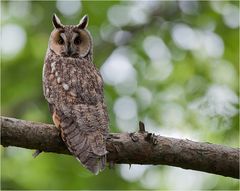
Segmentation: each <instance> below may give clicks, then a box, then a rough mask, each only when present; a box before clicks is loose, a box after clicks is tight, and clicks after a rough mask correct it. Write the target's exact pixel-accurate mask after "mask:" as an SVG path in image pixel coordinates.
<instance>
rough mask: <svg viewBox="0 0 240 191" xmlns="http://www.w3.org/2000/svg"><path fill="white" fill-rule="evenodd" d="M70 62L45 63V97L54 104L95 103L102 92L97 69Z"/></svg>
mask: <svg viewBox="0 0 240 191" xmlns="http://www.w3.org/2000/svg"><path fill="white" fill-rule="evenodd" d="M70 61H71V60H67V61H66V60H65V61H64V62H63V60H57V61H52V62H51V61H49V62H46V63H45V64H46V65H45V69H44V71H43V72H44V77H43V78H44V80H43V81H44V84H45V85H44V86H45V88H44V89H45V97H48V98H49V100H50V101H52V102H67V103H69V102H71V103H84V102H89V103H92V102H94V103H95V102H96V100H97V98H98V95H99V93H100V94H101V92H102V90H101V77H100V76H99V74H98V73H97V71H96V69H95V68H92V67H91V66H87V65H84V63H81V62H80V63H79V62H78V63H76V62H74V60H72V62H70ZM81 64H82V65H81Z"/></svg>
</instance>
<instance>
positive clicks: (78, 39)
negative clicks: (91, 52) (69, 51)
mask: <svg viewBox="0 0 240 191" xmlns="http://www.w3.org/2000/svg"><path fill="white" fill-rule="evenodd" d="M80 43H81V39H80V37H79V36H78V37H76V38H75V40H74V44H76V45H79V44H80Z"/></svg>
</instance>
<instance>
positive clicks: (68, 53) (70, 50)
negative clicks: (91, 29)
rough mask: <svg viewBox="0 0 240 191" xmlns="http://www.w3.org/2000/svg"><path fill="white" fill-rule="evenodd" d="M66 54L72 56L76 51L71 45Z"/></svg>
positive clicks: (68, 46)
mask: <svg viewBox="0 0 240 191" xmlns="http://www.w3.org/2000/svg"><path fill="white" fill-rule="evenodd" d="M66 53H67V56H72V54H73V53H74V50H73V48H72V46H71V45H70V44H69V45H67V47H66Z"/></svg>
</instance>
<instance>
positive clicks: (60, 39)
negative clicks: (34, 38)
mask: <svg viewBox="0 0 240 191" xmlns="http://www.w3.org/2000/svg"><path fill="white" fill-rule="evenodd" d="M58 44H61V45H62V44H64V40H63V38H62V37H61V36H60V37H59V39H58Z"/></svg>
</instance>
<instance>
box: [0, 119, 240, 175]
mask: <svg viewBox="0 0 240 191" xmlns="http://www.w3.org/2000/svg"><path fill="white" fill-rule="evenodd" d="M139 127H140V130H139V132H137V133H111V134H110V136H109V138H108V140H107V150H108V152H109V153H108V156H107V158H108V161H112V162H114V163H122V164H123V163H125V164H153V165H160V164H162V165H170V166H176V167H181V168H184V169H192V170H198V171H203V172H209V173H213V174H218V175H223V176H229V177H233V178H239V154H240V149H238V148H231V147H226V146H221V145H216V144H210V143H200V142H194V141H190V140H183V139H175V138H169V137H163V136H156V135H153V134H151V133H148V132H146V131H145V129H144V125H143V124H142V123H140V126H139ZM1 144H2V145H3V146H4V147H6V146H17V147H23V148H28V149H37V150H41V151H44V152H54V153H63V154H70V153H69V151H68V150H67V148H66V146H65V145H64V143H63V141H62V140H61V137H60V135H59V130H58V129H57V128H56V127H55V126H54V125H50V124H43V123H36V122H30V121H24V120H19V119H14V118H7V117H1Z"/></svg>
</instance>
